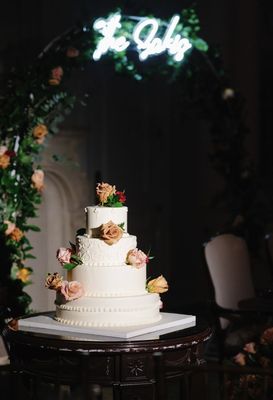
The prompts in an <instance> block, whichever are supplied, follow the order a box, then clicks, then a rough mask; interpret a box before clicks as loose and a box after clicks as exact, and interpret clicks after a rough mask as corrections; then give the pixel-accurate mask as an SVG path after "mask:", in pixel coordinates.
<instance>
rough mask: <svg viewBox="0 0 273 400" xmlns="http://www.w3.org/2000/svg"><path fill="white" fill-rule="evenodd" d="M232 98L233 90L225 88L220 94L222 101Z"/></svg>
mask: <svg viewBox="0 0 273 400" xmlns="http://www.w3.org/2000/svg"><path fill="white" fill-rule="evenodd" d="M233 97H234V90H233V89H231V88H226V89H225V90H224V91H223V93H222V99H223V100H228V99H231V98H233Z"/></svg>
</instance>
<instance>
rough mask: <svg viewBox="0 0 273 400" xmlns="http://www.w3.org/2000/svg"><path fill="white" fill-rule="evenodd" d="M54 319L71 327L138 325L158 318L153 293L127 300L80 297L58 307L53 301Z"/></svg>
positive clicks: (58, 303) (157, 301) (158, 302)
mask: <svg viewBox="0 0 273 400" xmlns="http://www.w3.org/2000/svg"><path fill="white" fill-rule="evenodd" d="M55 303H56V313H55V317H54V318H55V319H56V320H57V321H58V322H60V323H62V324H68V325H74V326H90V327H92V326H93V327H95V326H103V327H115V326H116V327H118V326H139V325H145V324H151V323H154V322H157V321H159V320H160V319H161V315H160V307H161V300H160V297H159V295H158V294H157V293H146V294H143V295H139V296H131V297H81V298H80V299H77V300H73V301H69V302H67V303H64V304H62V302H61V300H60V299H58V296H57V298H56V302H55Z"/></svg>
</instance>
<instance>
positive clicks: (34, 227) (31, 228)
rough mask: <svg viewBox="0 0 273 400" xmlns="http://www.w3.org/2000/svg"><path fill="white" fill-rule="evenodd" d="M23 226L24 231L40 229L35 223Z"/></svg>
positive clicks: (38, 230) (37, 230)
mask: <svg viewBox="0 0 273 400" xmlns="http://www.w3.org/2000/svg"><path fill="white" fill-rule="evenodd" d="M23 228H24V230H25V231H35V232H40V231H41V229H40V228H39V227H38V226H36V225H25V226H24V227H23Z"/></svg>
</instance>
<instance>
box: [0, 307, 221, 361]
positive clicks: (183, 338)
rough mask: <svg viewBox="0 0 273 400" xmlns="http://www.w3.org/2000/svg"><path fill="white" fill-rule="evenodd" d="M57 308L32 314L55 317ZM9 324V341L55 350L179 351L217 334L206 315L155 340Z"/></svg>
mask: <svg viewBox="0 0 273 400" xmlns="http://www.w3.org/2000/svg"><path fill="white" fill-rule="evenodd" d="M53 314H54V311H49V312H44V313H37V314H32V315H30V316H26V317H22V318H29V317H31V316H34V315H48V316H53ZM10 327H11V324H9V325H7V326H6V327H5V329H4V331H3V334H4V336H5V338H6V340H7V342H11V343H21V344H31V346H32V347H35V346H38V347H39V346H44V347H47V348H51V349H59V350H62V349H67V350H76V349H82V350H88V352H97V353H100V352H106V353H107V352H110V353H115V352H119V353H123V352H124V353H128V352H145V351H147V352H154V351H158V350H168V349H169V350H175V349H183V348H186V347H189V346H191V345H193V344H198V343H202V342H206V341H207V340H208V339H209V338H210V337H211V336H212V334H213V332H212V328H211V327H210V326H209V324H208V323H207V322H206V320H205V319H203V318H198V317H197V319H196V325H195V326H193V327H189V328H185V329H182V330H177V331H174V332H171V333H166V334H163V335H157V333H156V332H155V335H154V336H153V335H151V339H145V340H142V338H141V336H139V337H134V338H130V339H122V338H120V339H117V338H110V337H108V338H106V337H101V336H96V335H90V336H88V335H81V334H78V333H69V332H64V333H62V332H61V331H60V333H59V334H55V333H54V334H50V333H44V332H43V330H33V331H26V330H23V328H22V329H20V327H18V326H15V324H14V327H13V328H12V329H10Z"/></svg>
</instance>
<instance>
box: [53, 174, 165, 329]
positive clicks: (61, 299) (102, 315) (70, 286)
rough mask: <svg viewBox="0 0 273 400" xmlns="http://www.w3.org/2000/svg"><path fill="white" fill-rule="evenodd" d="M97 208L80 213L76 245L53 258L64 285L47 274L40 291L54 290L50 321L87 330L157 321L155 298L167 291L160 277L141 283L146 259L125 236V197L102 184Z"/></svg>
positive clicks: (55, 275) (131, 238) (56, 276)
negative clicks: (81, 222) (83, 217)
mask: <svg viewBox="0 0 273 400" xmlns="http://www.w3.org/2000/svg"><path fill="white" fill-rule="evenodd" d="M96 190H97V196H98V200H99V203H98V204H97V205H95V206H89V207H86V208H85V213H86V229H84V232H78V234H77V236H76V244H75V245H74V244H72V243H71V247H70V248H60V249H58V251H57V259H58V260H59V262H60V263H61V265H62V266H63V267H64V269H66V270H67V280H64V278H63V277H62V276H61V275H60V274H58V273H56V272H55V273H53V274H51V273H50V274H48V276H47V278H46V283H45V285H46V287H47V288H49V289H53V290H56V301H55V304H56V313H55V319H56V320H57V321H59V322H60V323H63V324H68V325H74V326H90V327H92V326H93V327H97V326H100V327H114V326H139V325H144V324H151V323H154V322H157V321H159V320H160V319H161V315H160V308H161V305H162V302H161V299H160V294H161V293H164V292H166V291H167V290H168V284H167V282H166V280H165V278H164V277H163V276H162V275H161V276H159V277H157V278H155V279H151V280H149V281H147V277H146V269H147V268H146V267H147V263H148V262H149V259H150V258H152V257H150V256H149V255H148V254H146V253H144V252H143V251H142V250H140V249H138V248H137V238H136V236H133V235H130V234H129V233H128V232H127V221H128V217H127V215H128V208H127V207H126V206H124V203H125V201H126V197H125V193H124V191H123V192H120V191H117V190H116V188H115V186H112V185H110V184H108V183H103V182H102V183H99V184H98V185H97V188H96Z"/></svg>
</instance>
